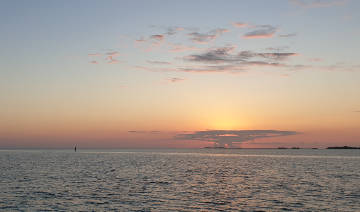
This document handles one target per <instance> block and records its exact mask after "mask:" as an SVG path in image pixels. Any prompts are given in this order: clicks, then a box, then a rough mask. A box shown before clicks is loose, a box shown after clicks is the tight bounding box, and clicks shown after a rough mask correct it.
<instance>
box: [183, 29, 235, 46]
mask: <svg viewBox="0 0 360 212" xmlns="http://www.w3.org/2000/svg"><path fill="white" fill-rule="evenodd" d="M228 31H229V30H227V29H223V28H219V29H214V30H211V31H209V32H207V33H200V32H192V33H189V34H188V36H189V37H190V40H191V41H193V42H195V43H199V44H207V43H209V42H211V41H214V40H215V39H216V38H217V37H219V36H220V35H222V34H223V33H225V32H228Z"/></svg>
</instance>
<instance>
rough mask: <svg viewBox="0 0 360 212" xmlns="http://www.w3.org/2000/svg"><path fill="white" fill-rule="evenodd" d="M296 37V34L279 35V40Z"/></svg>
mask: <svg viewBox="0 0 360 212" xmlns="http://www.w3.org/2000/svg"><path fill="white" fill-rule="evenodd" d="M296 35H297V34H296V33H289V34H280V35H279V37H281V38H290V37H295V36H296Z"/></svg>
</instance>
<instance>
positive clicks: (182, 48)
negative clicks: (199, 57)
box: [169, 44, 200, 52]
mask: <svg viewBox="0 0 360 212" xmlns="http://www.w3.org/2000/svg"><path fill="white" fill-rule="evenodd" d="M169 45H170V50H169V51H170V52H187V51H198V50H200V48H197V47H194V46H186V45H182V44H169Z"/></svg>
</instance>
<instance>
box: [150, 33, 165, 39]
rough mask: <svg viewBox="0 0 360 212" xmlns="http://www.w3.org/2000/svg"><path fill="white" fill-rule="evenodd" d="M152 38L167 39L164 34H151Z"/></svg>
mask: <svg viewBox="0 0 360 212" xmlns="http://www.w3.org/2000/svg"><path fill="white" fill-rule="evenodd" d="M150 38H151V39H154V40H157V41H163V40H164V39H165V36H164V35H160V34H159V35H151V36H150Z"/></svg>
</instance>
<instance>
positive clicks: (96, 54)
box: [88, 53, 101, 57]
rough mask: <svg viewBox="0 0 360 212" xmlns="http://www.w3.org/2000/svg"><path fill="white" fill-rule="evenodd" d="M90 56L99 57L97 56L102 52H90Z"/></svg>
mask: <svg viewBox="0 0 360 212" xmlns="http://www.w3.org/2000/svg"><path fill="white" fill-rule="evenodd" d="M88 56H91V57H97V56H101V54H100V53H90V54H88Z"/></svg>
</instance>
